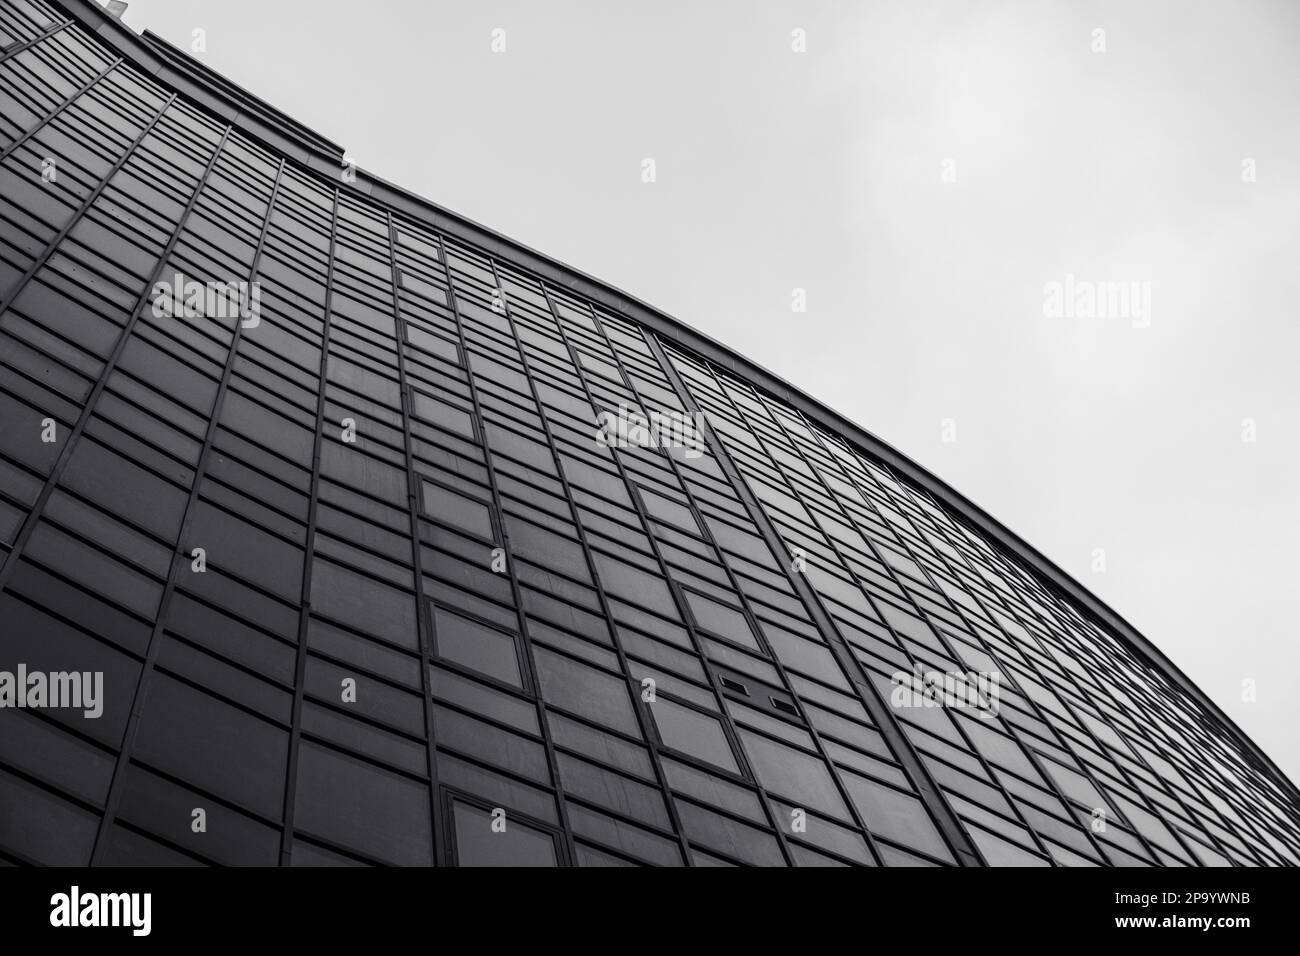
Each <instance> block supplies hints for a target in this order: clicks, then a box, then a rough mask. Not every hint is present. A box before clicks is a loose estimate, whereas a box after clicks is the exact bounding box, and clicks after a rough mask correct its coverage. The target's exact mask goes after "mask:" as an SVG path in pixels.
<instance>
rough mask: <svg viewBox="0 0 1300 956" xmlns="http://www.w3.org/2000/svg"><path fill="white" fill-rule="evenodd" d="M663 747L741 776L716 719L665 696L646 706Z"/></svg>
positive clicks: (734, 757)
mask: <svg viewBox="0 0 1300 956" xmlns="http://www.w3.org/2000/svg"><path fill="white" fill-rule="evenodd" d="M648 706H649V710H650V713H651V715H652V716H653V717H654V722H655V727H656V728H657V729H658V731H659V737H660V739H661V740H662V741H663V742H664V746H665V747H671V748H672V749H673V750H676V751H679V752H681V753H684V754H688V755H690V756H692V757H695V758H696V759H698V760H703V761H704V762H705V763H711V764H713V765H714V766H716V767H721V768H722V769H723V770H730V771H731V772H732V773H740V767H739V766H738V765H737V764H736V756H735V754H733V753H732V752H731V744H729V743H728V742H727V735H726V734H725V733H723V730H722V724H721V723H719V721H718V719H717V718H716V717H712V716H710V715H708V714H703V713H700V712H699V711H698V710H693V709H691V708H690V707H687V706H685V705H684V704H678V703H675V702H674V701H671V700H668V699H667V698H666V697H657V698H656V699H655V702H654V703H653V704H650V705H648Z"/></svg>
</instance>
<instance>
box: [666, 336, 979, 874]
mask: <svg viewBox="0 0 1300 956" xmlns="http://www.w3.org/2000/svg"><path fill="white" fill-rule="evenodd" d="M645 339H646V343H647V344H648V345H649V347H650V350H651V352H652V353H653V354H654V356H655V359H656V361H658V362H659V365H660V368H661V369H662V370H663V371H664V373H665V374H666V375H667V377H668V381H669V382H670V383H671V384H672V387H673V389H674V391H676V392H677V397H678V400H679V401H681V402H682V405H683V407H684V408H685V409H686V410H687V411H688V412H690V413H691V414H693V415H694V416H695V417H696V420H697V421H698V422H699V423H700V427H701V428H702V429H703V430H704V431H705V434H706V437H707V438H708V439H709V440H710V443H711V446H712V447H715V448H716V449H717V453H716V457H717V460H718V465H719V467H720V468H721V469H722V471H723V474H724V475H726V477H727V480H728V481H730V482H731V485H732V487H733V489H734V490H735V492H736V494H737V496H738V497H739V498H740V500H741V502H742V503H743V504H744V505H745V509H746V510H747V511H748V512H749V515H750V519H751V520H752V521H753V522H754V524H755V527H756V528H757V529H758V531H759V533H760V534H761V535H762V537H763V539H764V541H766V543H767V545H768V547H769V548H770V549H772V552H773V554H776V555H782V554H785V553H787V549H786V546H785V543H784V542H783V541H782V539H781V536H780V534H779V533H778V532H777V530H776V528H775V526H774V525H773V524H772V523H771V519H769V518H768V517H767V513H766V512H765V511H763V508H762V505H760V504H759V502H758V499H757V498H756V497H755V496H754V493H753V492H752V491H751V490H750V489H749V486H748V485H747V484H746V483H745V480H744V478H743V477H742V475H741V473H740V471H739V470H738V469H737V467H736V464H735V462H733V461H732V460H731V454H730V452H728V451H727V449H726V446H725V445H723V444H722V442H721V440H720V439H719V438H718V436H717V435H716V434H715V433H714V430H713V426H712V425H710V424H709V422H708V419H707V418H706V417H705V416H704V415H703V414H702V413H701V411H700V407H699V404H698V403H697V402H696V401H695V396H694V395H693V394H692V393H691V392H690V389H689V388H688V387H687V385H686V383H685V382H683V381H682V378H681V376H680V375H679V374H678V372H677V369H676V368H675V367H674V366H673V364H672V362H671V361H670V360H669V358H668V356H667V355H666V354H665V352H664V350H663V346H662V344H661V343H660V342H659V339H658V336H656V335H654V334H653V333H651V332H649V331H648V330H647V332H646V335H645ZM723 394H724V395H725V392H724V393H723ZM781 564H782V567H783V568H785V573H786V577H787V578H788V579H789V580H790V583H791V584H792V585H793V586H794V588H795V591H796V593H797V594H798V595H799V596H800V598H802V599H803V602H804V605H805V606H806V607H807V608H808V610H809V613H810V614H811V615H812V618H813V623H814V624H815V625H816V627H817V629H818V630H819V631H820V632H821V633H822V636H823V637H824V638H826V640H827V644H828V646H829V647H830V649H831V651H832V653H834V654H835V657H836V659H837V660H838V661H839V664H840V667H841V668H842V669H843V670H844V673H845V674H847V675H849V678H850V683H852V684H853V686H854V689H855V690H856V691H857V694H858V699H859V700H860V701H861V702H862V704H863V706H864V707H866V708H867V713H868V714H870V715H871V719H872V720H874V721H875V722H876V727H877V729H878V730H879V731H880V732H881V734H883V735H884V737H885V740H886V741H887V742H888V743H889V745H890V750H891V751H893V753H894V756H895V757H896V758H897V759H898V761H899V763H901V764H902V765H903V768H904V770H905V771H906V772H907V775H908V777H910V778H911V780H912V784H913V786H914V787H915V788H916V791H917V795H918V796H919V797H920V798H921V802H922V803H923V804H924V805H925V806H926V808H927V809H928V810H929V811H930V815H931V816H932V817H933V819H934V821H935V824H936V825H937V826H938V827H939V830H940V832H941V833H942V834H943V836H944V839H945V840H946V841H947V843H948V845H949V847H950V848H951V849H952V850H953V852H954V853H955V854H956V857H957V861H958V862H959V863H960V864H962V865H963V866H979V865H981V863H982V859H983V858H982V857H981V856H980V854H979V853H978V852H977V851H976V849H975V846H974V844H972V843H971V841H970V838H969V837H968V836H967V835H966V831H965V829H964V828H963V827H962V826H961V823H960V821H958V819H957V815H956V814H955V813H954V812H953V811H952V808H951V807H950V806H949V805H948V802H947V801H946V800H945V799H943V795H942V794H941V793H940V792H939V789H938V784H937V783H935V781H934V779H933V778H932V777H931V776H930V772H929V770H927V769H926V767H925V764H924V762H923V761H922V760H921V758H920V755H919V754H917V752H916V751H915V749H914V748H913V746H912V743H911V741H910V740H909V739H908V737H907V735H906V734H905V733H904V732H903V730H902V728H901V727H899V726H898V724H897V722H896V721H895V719H894V715H893V714H892V712H891V711H890V709H889V708H888V707H886V706H885V704H884V702H883V701H882V700H881V699H880V695H879V692H878V691H877V690H876V687H875V683H874V682H873V681H872V680H871V677H870V676H869V675H868V674H867V673H866V671H865V669H864V667H863V665H862V663H861V662H860V661H859V660H858V659H857V657H856V656H855V655H854V654H853V652H852V651H851V650H850V649H849V647H848V644H847V642H845V640H844V637H843V636H842V635H841V634H840V632H839V629H838V628H836V627H835V623H834V621H833V620H832V619H831V617H830V615H829V613H828V612H827V611H826V609H825V607H823V605H822V603H821V598H820V596H819V595H818V594H817V592H816V590H815V589H814V588H813V587H812V585H810V584H809V583H808V581H807V580H806V579H805V578H804V576H803V575H802V574H797V573H795V572H794V571H793V570H792V569H790V568H789V567H786V566H785V564H784V562H781Z"/></svg>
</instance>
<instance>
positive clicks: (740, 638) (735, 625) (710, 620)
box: [683, 591, 759, 650]
mask: <svg viewBox="0 0 1300 956" xmlns="http://www.w3.org/2000/svg"><path fill="white" fill-rule="evenodd" d="M683 593H685V595H686V603H687V604H689V605H690V606H691V614H692V615H693V616H694V617H695V623H696V624H698V625H699V626H700V627H702V628H704V629H705V630H708V631H712V632H713V633H714V634H717V635H718V636H719V637H725V638H727V639H729V640H732V641H735V642H736V643H737V644H743V645H745V646H746V647H749V648H752V649H753V650H758V649H759V647H758V641H757V639H755V637H754V631H753V629H752V628H751V627H750V626H749V621H748V620H746V618H745V615H744V614H743V613H742V612H740V611H738V610H737V609H736V608H734V607H728V606H727V605H725V604H719V603H718V602H717V601H715V600H713V599H712V598H707V597H705V596H704V595H703V594H698V593H696V592H695V591H684V592H683Z"/></svg>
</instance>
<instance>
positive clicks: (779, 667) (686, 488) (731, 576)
mask: <svg viewBox="0 0 1300 956" xmlns="http://www.w3.org/2000/svg"><path fill="white" fill-rule="evenodd" d="M548 298H549V296H548ZM593 321H594V322H595V325H596V328H597V329H598V330H599V331H600V334H601V337H602V339H603V340H604V342H605V345H606V346H607V347H608V348H609V351H610V354H611V355H612V356H613V357H614V361H615V362H616V363H617V364H618V367H619V369H620V370H622V371H623V375H624V378H625V379H627V383H628V388H629V389H631V391H632V395H633V396H634V397H635V398H636V400H637V404H638V405H641V407H642V408H644V407H645V405H644V403H642V401H641V395H640V392H638V391H637V387H636V383H635V382H633V381H632V376H631V375H629V374H628V373H627V371H626V369H625V368H624V366H623V360H622V358H621V356H620V353H619V352H618V350H617V349H616V348H615V347H614V344H613V342H611V341H610V339H609V336H608V335H607V334H606V333H605V327H604V325H603V324H602V323H601V321H600V316H599V315H596V314H595V313H594V312H593ZM644 337H645V336H644V335H643V336H642V338H644ZM665 457H667V459H668V466H669V468H670V469H671V470H672V472H673V475H674V476H675V477H676V478H677V482H678V484H679V485H680V486H681V488H682V493H683V494H684V495H685V496H686V501H687V503H688V504H689V506H690V508H691V510H692V512H693V513H699V514H703V512H701V511H700V509H699V506H698V505H697V504H696V501H695V495H694V494H693V493H692V492H691V489H690V485H689V483H688V482H687V481H686V479H685V478H684V477H683V476H682V472H681V468H680V466H679V465H678V464H677V462H676V460H675V459H674V458H673V456H672V455H667V456H665ZM699 524H700V535H701V537H703V538H704V540H705V541H706V542H708V544H709V546H710V547H712V548H713V551H714V553H715V554H716V555H717V556H718V563H719V564H720V565H721V566H722V569H723V571H724V572H725V573H726V575H727V581H728V582H729V583H730V585H731V589H732V590H733V591H734V592H735V594H736V597H737V599H738V600H739V601H740V604H741V606H742V607H744V608H745V609H746V610H747V612H748V613H749V614H750V615H751V616H754V617H755V619H757V615H755V614H754V612H753V609H752V608H750V607H749V601H748V599H747V598H746V597H745V594H744V592H743V591H742V590H741V587H740V584H739V582H738V581H737V579H736V574H735V571H733V570H732V567H731V565H730V563H729V562H728V561H727V559H726V552H724V551H723V550H722V548H721V547H720V546H719V545H718V542H717V541H716V540H715V539H714V537H713V532H712V531H711V530H710V529H709V527H708V525H707V523H706V522H703V521H701V522H700V523H699ZM755 637H756V638H757V640H758V641H759V642H760V644H761V646H762V647H763V648H765V649H766V651H767V655H768V658H769V661H768V663H770V664H771V665H772V667H773V668H774V669H775V670H776V672H777V673H778V674H779V675H780V677H781V683H782V685H783V686H784V687H785V689H786V691H787V692H788V693H789V694H790V696H791V699H793V700H794V702H795V705H796V706H797V707H798V710H799V716H800V718H801V719H802V720H803V722H804V724H805V725H806V729H807V731H808V733H809V735H810V736H811V737H812V739H813V743H814V745H815V747H816V750H817V753H818V754H819V755H820V756H821V758H822V759H823V760H824V761H825V762H826V764H827V766H828V767H829V768H830V770H831V779H832V780H833V781H834V782H835V788H836V790H837V791H839V794H840V799H842V800H843V801H844V805H845V807H846V808H847V809H848V811H849V814H850V816H852V817H853V821H854V823H855V824H856V825H857V826H858V827H859V828H860V829H861V830H862V832H863V834H864V836H865V839H866V842H867V846H868V847H869V848H870V849H869V852H870V853H871V855H872V857H873V858H874V859H875V860H876V861H877V862H878V863H880V862H882V860H883V858H882V857H881V855H880V852H879V850H878V849H877V848H876V838H875V836H874V835H873V834H872V832H871V829H870V828H869V827H868V826H867V823H866V820H865V819H864V818H863V817H862V814H861V813H860V812H859V810H858V807H857V804H855V803H854V801H853V798H852V795H851V794H849V792H848V790H847V788H846V787H845V786H844V782H843V781H842V780H841V779H840V776H839V774H838V773H836V772H835V764H834V761H833V760H832V759H831V756H830V753H829V752H828V751H827V750H826V746H825V744H823V743H822V738H821V733H820V732H819V731H818V730H817V728H816V727H814V726H813V724H812V721H811V720H809V719H808V715H807V714H806V713H805V711H804V705H803V698H802V697H800V695H799V693H798V692H797V691H796V690H795V689H794V685H793V684H792V683H791V682H790V677H789V674H787V673H786V669H785V665H784V664H783V663H782V662H781V660H780V658H778V657H777V656H776V654H774V653H772V648H771V646H770V645H769V644H768V642H767V637H766V635H765V634H763V631H762V626H761V625H760V626H759V627H758V628H757V629H756V633H755ZM777 829H778V831H780V830H781V828H780V827H778V828H777Z"/></svg>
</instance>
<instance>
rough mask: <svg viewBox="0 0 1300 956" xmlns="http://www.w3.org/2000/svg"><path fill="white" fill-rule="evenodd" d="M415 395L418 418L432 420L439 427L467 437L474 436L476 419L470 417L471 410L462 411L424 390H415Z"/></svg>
mask: <svg viewBox="0 0 1300 956" xmlns="http://www.w3.org/2000/svg"><path fill="white" fill-rule="evenodd" d="M412 394H413V395H414V414H415V416H416V417H417V418H422V419H424V420H425V421H426V422H431V423H432V424H434V425H437V426H438V427H439V428H445V429H446V430H447V431H450V432H456V433H457V434H459V435H464V436H465V437H466V438H473V437H474V420H473V418H471V417H470V414H469V412H465V411H461V410H460V409H459V408H457V407H455V406H454V405H448V404H447V403H446V402H444V401H440V400H438V399H436V398H434V397H432V396H430V395H425V394H424V393H423V392H413V393H412Z"/></svg>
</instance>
